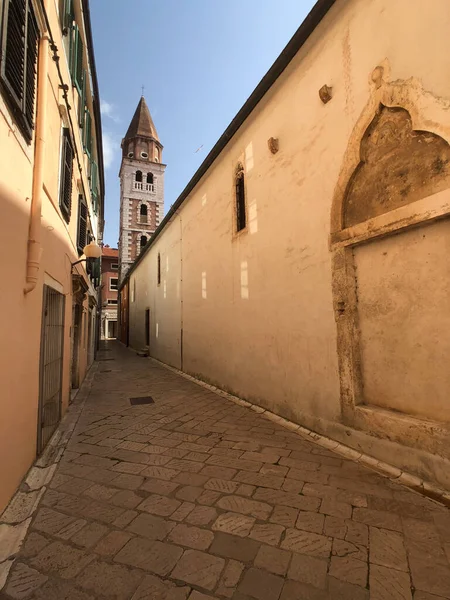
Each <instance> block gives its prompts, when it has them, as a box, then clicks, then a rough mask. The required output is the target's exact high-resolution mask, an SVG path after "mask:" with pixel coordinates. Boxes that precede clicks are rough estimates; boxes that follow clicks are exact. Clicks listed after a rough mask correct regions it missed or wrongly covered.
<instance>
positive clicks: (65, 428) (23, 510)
mask: <svg viewBox="0 0 450 600" xmlns="http://www.w3.org/2000/svg"><path fill="white" fill-rule="evenodd" d="M97 370H98V363H97V362H94V363H93V365H92V367H91V369H90V370H89V373H88V375H87V376H86V378H85V380H84V381H83V384H82V385H81V387H80V388H79V390H78V393H77V402H76V403H73V404H70V405H69V406H68V408H67V411H66V413H65V415H64V416H63V418H62V419H61V421H60V423H59V425H58V427H57V428H56V430H55V432H54V434H53V435H52V437H51V439H50V441H49V443H48V444H47V446H46V448H45V450H44V452H43V453H42V454H41V456H40V457H38V458H37V459H36V461H35V462H34V464H33V465H32V466H31V468H30V469H29V471H28V472H27V474H26V475H25V478H24V479H23V482H22V483H21V485H20V486H19V488H18V489H17V491H16V493H15V494H14V496H13V497H12V498H11V500H10V502H9V504H8V505H7V507H6V508H5V510H4V511H3V513H2V514H1V515H0V549H1V554H0V592H1V591H2V589H3V588H4V587H5V584H6V581H7V579H8V575H9V572H10V570H11V567H12V565H13V563H14V560H15V559H16V557H17V554H18V553H19V551H20V548H21V546H22V543H23V541H24V539H25V537H26V535H27V532H28V529H29V526H30V524H31V521H32V517H33V516H34V514H35V513H36V511H37V508H38V506H39V502H40V500H41V498H42V496H43V495H44V493H45V491H46V490H47V487H48V486H49V485H50V482H51V480H52V478H53V476H54V474H55V471H56V466H57V464H58V463H59V461H60V459H61V456H62V454H63V452H64V450H65V448H66V446H67V444H68V442H69V439H70V437H71V435H72V433H73V431H74V429H75V427H76V424H77V422H78V419H79V418H80V415H81V413H82V411H83V408H84V404H85V402H86V400H87V398H88V396H89V392H90V390H91V387H92V383H93V380H94V376H95V374H96V372H97Z"/></svg>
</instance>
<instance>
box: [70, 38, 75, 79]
mask: <svg viewBox="0 0 450 600" xmlns="http://www.w3.org/2000/svg"><path fill="white" fill-rule="evenodd" d="M69 71H70V76H71V77H72V81H73V80H74V78H75V28H73V29H72V28H71V29H69Z"/></svg>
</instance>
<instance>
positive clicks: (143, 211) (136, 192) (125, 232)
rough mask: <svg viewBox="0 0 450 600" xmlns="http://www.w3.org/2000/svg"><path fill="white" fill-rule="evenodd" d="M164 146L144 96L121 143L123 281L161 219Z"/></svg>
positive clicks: (121, 252) (162, 212)
mask: <svg viewBox="0 0 450 600" xmlns="http://www.w3.org/2000/svg"><path fill="white" fill-rule="evenodd" d="M162 150H163V146H162V144H161V142H160V140H159V137H158V133H157V131H156V127H155V124H154V123H153V119H152V117H151V115H150V111H149V109H148V106H147V103H146V101H145V98H144V96H142V97H141V99H140V100H139V103H138V105H137V108H136V111H135V113H134V115H133V118H132V119H131V123H130V126H129V127H128V130H127V132H126V134H125V137H124V138H123V140H122V164H121V167H120V174H119V177H120V184H121V185H120V232H119V248H120V252H119V277H120V279H122V278H123V277H124V275H125V274H126V272H127V271H128V269H129V268H130V266H131V265H132V264H133V262H134V261H135V260H136V258H137V257H138V256H139V254H140V253H141V252H142V250H143V249H144V247H145V245H146V244H147V242H148V241H149V240H150V238H151V236H152V234H153V233H154V231H155V230H156V228H157V227H158V225H159V224H160V222H161V220H162V218H163V216H164V170H165V168H166V165H164V164H163V163H162Z"/></svg>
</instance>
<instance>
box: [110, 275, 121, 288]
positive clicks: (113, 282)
mask: <svg viewBox="0 0 450 600" xmlns="http://www.w3.org/2000/svg"><path fill="white" fill-rule="evenodd" d="M118 284H119V279H118V278H117V277H111V279H110V280H109V289H110V290H111V291H113V290H117V289H118V287H119V285H118Z"/></svg>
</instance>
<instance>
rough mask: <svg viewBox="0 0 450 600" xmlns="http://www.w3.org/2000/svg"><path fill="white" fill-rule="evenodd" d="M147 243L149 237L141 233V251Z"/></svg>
mask: <svg viewBox="0 0 450 600" xmlns="http://www.w3.org/2000/svg"><path fill="white" fill-rule="evenodd" d="M146 243H147V237H146V236H145V235H141V252H142V250H143V249H144V246H145V244H146Z"/></svg>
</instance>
